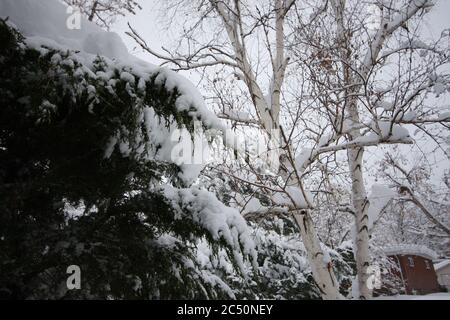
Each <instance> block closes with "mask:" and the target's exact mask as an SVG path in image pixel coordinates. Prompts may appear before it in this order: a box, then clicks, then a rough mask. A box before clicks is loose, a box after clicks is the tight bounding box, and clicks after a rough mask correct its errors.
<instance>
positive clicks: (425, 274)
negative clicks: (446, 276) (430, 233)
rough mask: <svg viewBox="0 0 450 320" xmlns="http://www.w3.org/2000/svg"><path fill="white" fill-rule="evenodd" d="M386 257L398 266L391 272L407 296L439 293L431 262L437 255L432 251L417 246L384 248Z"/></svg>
mask: <svg viewBox="0 0 450 320" xmlns="http://www.w3.org/2000/svg"><path fill="white" fill-rule="evenodd" d="M384 251H385V253H386V255H387V256H388V257H389V258H390V259H391V260H392V261H393V262H394V263H395V264H396V265H397V266H398V270H392V271H391V273H393V274H394V275H395V276H397V277H398V278H399V280H400V281H398V283H400V284H401V285H402V288H398V289H399V290H400V291H404V293H405V294H407V295H414V294H420V295H424V294H429V293H434V292H439V283H438V280H437V275H436V271H435V270H434V266H433V260H435V259H436V258H437V255H436V253H435V252H433V251H432V250H430V249H428V248H426V247H423V246H418V245H398V246H392V247H389V248H385V250H384Z"/></svg>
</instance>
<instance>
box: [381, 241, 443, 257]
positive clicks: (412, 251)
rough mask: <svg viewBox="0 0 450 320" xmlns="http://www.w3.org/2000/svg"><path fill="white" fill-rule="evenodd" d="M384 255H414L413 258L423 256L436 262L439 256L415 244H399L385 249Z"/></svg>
mask: <svg viewBox="0 0 450 320" xmlns="http://www.w3.org/2000/svg"><path fill="white" fill-rule="evenodd" d="M384 253H385V254H386V255H387V256H393V255H413V256H421V257H424V258H427V259H430V260H435V259H436V258H437V257H438V255H437V253H436V252H434V251H433V250H431V249H429V248H427V247H425V246H422V245H415V244H399V245H395V246H389V247H386V248H384Z"/></svg>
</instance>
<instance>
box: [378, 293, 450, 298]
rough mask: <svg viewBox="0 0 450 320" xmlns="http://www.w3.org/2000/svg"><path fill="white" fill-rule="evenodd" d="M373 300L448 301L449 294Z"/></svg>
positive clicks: (403, 296) (402, 296)
mask: <svg viewBox="0 0 450 320" xmlns="http://www.w3.org/2000/svg"><path fill="white" fill-rule="evenodd" d="M374 300H450V292H443V293H432V294H428V295H425V296H407V295H401V296H393V297H378V298H375V299H374Z"/></svg>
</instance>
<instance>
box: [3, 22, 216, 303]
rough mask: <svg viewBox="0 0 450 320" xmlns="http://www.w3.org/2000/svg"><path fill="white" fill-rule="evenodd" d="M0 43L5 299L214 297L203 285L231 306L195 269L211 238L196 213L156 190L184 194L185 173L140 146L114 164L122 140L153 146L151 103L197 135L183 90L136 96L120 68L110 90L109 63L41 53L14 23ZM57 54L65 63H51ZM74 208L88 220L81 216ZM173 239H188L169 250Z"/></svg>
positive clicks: (158, 87) (150, 86)
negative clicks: (72, 279)
mask: <svg viewBox="0 0 450 320" xmlns="http://www.w3.org/2000/svg"><path fill="white" fill-rule="evenodd" d="M0 43H1V46H0V270H1V271H0V296H1V298H13V299H27V298H50V299H64V298H76V299H77V298H98V299H106V298H116V299H117V298H119V299H120V298H124V299H151V298H163V299H165V298H205V297H206V293H205V291H203V288H204V289H205V290H206V292H207V293H208V294H209V295H210V297H221V293H220V292H219V293H217V295H215V293H214V290H213V288H211V287H209V286H208V285H207V284H204V283H202V281H201V279H199V276H198V273H197V271H196V270H195V268H191V267H186V261H189V260H193V258H192V252H194V251H193V250H194V248H193V244H192V243H193V242H191V241H190V240H191V239H195V238H201V237H206V238H207V239H209V240H211V239H210V236H209V235H208V233H207V232H206V231H205V230H204V229H202V228H200V227H199V226H198V225H197V224H195V223H194V222H193V221H192V220H191V219H189V214H188V213H187V214H186V215H185V216H182V218H180V219H175V217H174V215H175V213H174V210H173V208H172V207H171V205H170V204H169V202H168V201H167V200H166V199H165V198H164V196H163V195H162V194H161V193H159V192H158V191H157V189H154V190H153V191H152V190H151V189H149V183H150V182H152V181H159V180H160V179H161V178H162V177H164V178H165V179H167V180H168V181H172V183H173V184H174V185H179V184H180V181H178V178H177V174H178V171H179V168H178V167H176V166H174V165H173V164H169V163H161V162H157V161H152V160H151V159H144V158H143V157H141V156H140V154H139V153H138V152H137V150H138V148H139V147H142V145H139V144H137V145H133V146H132V148H131V150H130V152H131V154H130V155H129V156H123V154H121V152H120V151H119V150H118V147H117V146H116V148H115V149H114V152H113V153H112V154H111V156H110V157H108V158H105V146H107V145H108V141H109V140H110V139H111V137H112V136H114V135H117V134H118V133H120V137H121V139H127V140H128V141H134V140H133V139H134V137H136V136H140V137H142V142H141V143H144V142H146V141H148V137H147V135H146V132H145V130H144V128H143V124H142V122H140V121H139V115H140V114H141V113H142V108H143V107H144V106H151V107H153V108H154V110H155V112H156V113H157V114H158V115H159V116H160V117H161V118H162V119H165V120H166V121H169V117H170V116H172V117H173V118H174V119H175V120H176V122H177V123H178V125H179V126H181V125H185V126H186V127H188V128H190V122H191V119H190V118H189V117H188V113H187V112H178V111H177V110H176V107H175V100H176V98H177V97H178V93H177V92H176V90H174V91H172V92H169V91H167V90H166V89H165V88H164V84H156V83H155V78H156V75H153V77H151V78H149V79H146V83H145V89H144V90H143V91H142V90H139V88H137V83H138V81H139V80H140V79H139V78H138V77H136V82H135V83H136V84H135V85H134V87H133V85H132V84H130V83H128V82H126V81H123V80H121V79H120V72H119V70H115V72H114V74H113V75H112V76H111V77H110V78H111V79H114V80H115V81H116V85H115V87H114V90H109V89H108V88H107V87H106V86H105V83H104V81H102V80H101V79H98V78H96V77H92V76H91V75H90V72H92V71H94V72H97V71H100V70H103V69H105V68H106V67H107V63H106V62H105V61H103V59H101V58H98V59H97V60H96V61H95V64H94V68H93V69H94V70H90V71H89V70H86V68H84V67H83V65H82V64H81V63H79V62H77V61H76V60H71V59H70V56H71V52H59V51H57V50H54V49H51V48H48V50H47V51H46V52H40V51H37V50H34V49H30V48H28V47H26V46H25V45H24V43H23V42H22V39H21V37H20V35H19V34H18V33H17V32H16V31H14V30H13V29H11V28H10V27H8V25H7V24H6V23H5V22H4V21H1V22H0ZM56 54H57V55H59V56H61V61H62V62H61V61H54V60H52V59H53V58H54V57H55V55H56ZM70 61H72V62H73V63H71V62H70ZM93 92H94V93H93ZM144 147H145V146H144ZM68 206H74V207H78V208H83V209H84V212H82V214H80V215H78V216H76V217H74V216H70V215H68V214H67V210H66V209H67V207H68ZM167 233H170V234H173V235H174V236H175V237H176V238H177V239H179V241H176V242H175V243H174V244H173V245H161V244H160V243H158V242H157V238H158V237H159V236H161V235H162V234H167ZM192 262H193V264H194V265H195V262H194V261H192ZM72 264H75V265H79V266H80V268H81V270H82V289H81V290H75V291H67V289H66V279H67V276H68V275H67V274H66V268H67V267H68V266H69V265H72ZM177 272H178V273H179V274H178V275H177ZM180 279H182V280H180Z"/></svg>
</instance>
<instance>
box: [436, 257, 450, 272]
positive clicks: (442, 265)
mask: <svg viewBox="0 0 450 320" xmlns="http://www.w3.org/2000/svg"><path fill="white" fill-rule="evenodd" d="M449 265H450V259H446V260H443V261H441V262H438V263H436V264H434V270H436V271H437V270H440V269H442V268H445V267H446V266H449Z"/></svg>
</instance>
